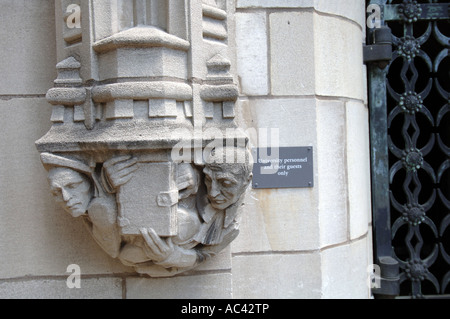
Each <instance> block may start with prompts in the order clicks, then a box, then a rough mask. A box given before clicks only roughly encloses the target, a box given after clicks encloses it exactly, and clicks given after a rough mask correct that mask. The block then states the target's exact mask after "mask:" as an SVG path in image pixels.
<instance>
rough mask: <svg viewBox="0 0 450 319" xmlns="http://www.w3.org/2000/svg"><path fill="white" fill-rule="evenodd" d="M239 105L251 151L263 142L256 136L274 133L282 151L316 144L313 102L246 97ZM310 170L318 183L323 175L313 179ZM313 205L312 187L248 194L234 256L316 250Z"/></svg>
mask: <svg viewBox="0 0 450 319" xmlns="http://www.w3.org/2000/svg"><path fill="white" fill-rule="evenodd" d="M241 103H242V105H241V108H240V109H242V114H240V115H239V121H240V122H241V123H240V125H241V126H242V128H243V129H245V131H246V133H247V135H248V136H249V137H250V140H251V144H252V147H256V146H258V145H262V144H264V143H267V140H266V141H264V140H263V138H260V139H258V135H259V134H261V133H264V132H265V133H267V135H268V136H271V135H272V133H273V132H276V131H278V133H279V146H282V147H286V146H309V145H316V144H317V138H316V101H315V100H314V99H251V100H244V101H241ZM316 155H317V154H314V158H316ZM315 160H316V159H315ZM314 168H315V173H314V174H315V178H316V179H317V178H318V177H320V176H322V175H318V172H319V171H318V170H317V162H315V163H314ZM318 183H319V184H320V183H321V181H320V180H319V181H318ZM318 204H319V203H318V188H317V187H314V188H312V189H267V190H252V191H251V192H250V193H249V194H248V195H247V196H246V201H245V206H244V211H243V213H242V219H243V220H242V225H241V233H240V235H239V237H238V238H236V240H235V242H233V244H232V245H233V246H232V249H233V253H236V252H248V251H270V250H276V251H289V250H311V249H318V248H319V247H320V243H319V225H318V223H319V222H318V218H319V217H318V214H317V209H318Z"/></svg>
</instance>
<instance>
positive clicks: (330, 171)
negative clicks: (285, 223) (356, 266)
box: [316, 100, 348, 246]
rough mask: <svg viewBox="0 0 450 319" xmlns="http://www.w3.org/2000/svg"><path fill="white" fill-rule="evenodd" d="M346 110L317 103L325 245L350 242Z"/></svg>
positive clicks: (335, 104) (338, 105)
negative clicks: (348, 236) (348, 239)
mask: <svg viewBox="0 0 450 319" xmlns="http://www.w3.org/2000/svg"><path fill="white" fill-rule="evenodd" d="M345 141H346V131H345V108H344V103H343V102H341V101H331V100H321V101H318V102H317V147H316V148H317V150H316V151H317V162H318V165H317V166H318V168H317V169H318V171H319V178H320V179H319V181H318V182H317V187H318V192H319V199H318V202H319V215H320V231H321V236H320V237H321V244H322V246H327V245H334V244H337V243H340V242H344V241H346V240H347V231H348V227H347V218H348V217H347V209H348V208H347V197H348V189H347V180H346V173H347V172H346V170H347V164H346V161H345V155H346V154H345Z"/></svg>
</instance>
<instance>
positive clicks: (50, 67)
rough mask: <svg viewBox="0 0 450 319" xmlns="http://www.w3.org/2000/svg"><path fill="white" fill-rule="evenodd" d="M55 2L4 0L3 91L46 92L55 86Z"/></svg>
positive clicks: (1, 14) (0, 87) (0, 34)
mask: <svg viewBox="0 0 450 319" xmlns="http://www.w3.org/2000/svg"><path fill="white" fill-rule="evenodd" d="M54 5H55V4H54V1H46V0H37V1H27V0H19V1H3V2H2V9H1V10H0V21H1V22H0V25H1V30H2V31H1V32H0V43H1V44H2V45H1V47H2V49H1V50H0V61H1V63H0V74H2V81H1V82H0V83H1V85H0V94H2V95H14V94H45V93H46V91H47V90H48V89H49V88H50V87H52V86H53V80H54V79H55V77H56V70H55V64H56V52H55V23H54V22H55V20H54V12H55V9H54ZM18 8H20V10H18ZM43 17H45V18H43Z"/></svg>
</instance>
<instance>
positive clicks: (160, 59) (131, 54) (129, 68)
mask: <svg viewBox="0 0 450 319" xmlns="http://www.w3.org/2000/svg"><path fill="white" fill-rule="evenodd" d="M186 60H187V57H186V54H185V53H184V52H182V51H177V50H171V49H168V48H160V47H156V48H119V49H117V51H109V52H107V53H104V54H102V55H100V56H99V66H100V74H99V77H100V80H105V79H114V78H118V77H163V76H167V77H176V78H180V79H185V78H186V76H187V69H186Z"/></svg>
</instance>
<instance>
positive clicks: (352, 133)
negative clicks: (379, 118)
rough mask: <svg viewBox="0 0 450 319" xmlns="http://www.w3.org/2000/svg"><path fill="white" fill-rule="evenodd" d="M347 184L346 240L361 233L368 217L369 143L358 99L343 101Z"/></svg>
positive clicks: (365, 112) (365, 114) (366, 120)
mask: <svg viewBox="0 0 450 319" xmlns="http://www.w3.org/2000/svg"><path fill="white" fill-rule="evenodd" d="M346 123H347V133H346V134H347V138H346V139H347V145H346V148H347V166H348V168H349V169H348V171H347V183H348V194H349V198H348V200H349V201H348V204H349V208H348V209H349V222H350V223H349V230H350V239H356V238H358V237H360V236H362V235H364V234H365V233H366V232H367V230H368V225H369V221H370V219H371V216H370V215H371V196H370V187H371V184H370V145H369V115H368V109H367V107H366V106H364V104H362V103H361V102H356V101H349V102H347V103H346Z"/></svg>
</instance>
